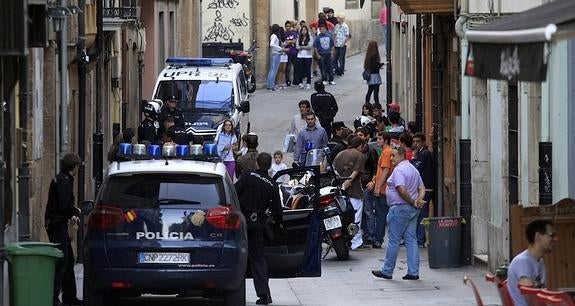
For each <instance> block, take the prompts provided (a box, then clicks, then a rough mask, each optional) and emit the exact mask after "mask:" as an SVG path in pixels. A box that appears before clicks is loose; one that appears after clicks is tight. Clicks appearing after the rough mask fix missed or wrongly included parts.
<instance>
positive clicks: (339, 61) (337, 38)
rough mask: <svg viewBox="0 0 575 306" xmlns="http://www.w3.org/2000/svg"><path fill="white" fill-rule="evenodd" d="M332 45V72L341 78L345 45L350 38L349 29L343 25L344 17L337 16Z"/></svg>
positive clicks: (343, 68)
mask: <svg viewBox="0 0 575 306" xmlns="http://www.w3.org/2000/svg"><path fill="white" fill-rule="evenodd" d="M333 34H334V35H333V36H334V45H335V59H334V61H333V62H334V65H333V67H334V70H335V75H338V76H342V75H343V72H344V71H345V53H346V51H347V44H348V42H349V39H350V38H351V36H350V35H349V27H348V26H347V23H345V16H344V15H343V14H339V15H337V24H336V25H335V28H334V30H333Z"/></svg>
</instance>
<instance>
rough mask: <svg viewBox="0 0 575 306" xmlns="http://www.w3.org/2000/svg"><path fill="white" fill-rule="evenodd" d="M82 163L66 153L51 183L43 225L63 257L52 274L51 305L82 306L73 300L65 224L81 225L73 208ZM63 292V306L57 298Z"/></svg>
mask: <svg viewBox="0 0 575 306" xmlns="http://www.w3.org/2000/svg"><path fill="white" fill-rule="evenodd" d="M81 163H82V161H81V160H80V157H79V156H78V155H77V154H76V153H68V154H66V155H64V157H63V158H62V164H61V172H60V173H59V174H58V175H56V177H55V178H54V179H52V182H51V183H50V190H49V191H48V203H47V204H46V212H45V214H44V221H45V227H46V232H47V233H48V238H49V239H50V242H52V243H56V244H58V246H57V247H58V249H60V250H61V251H62V253H64V256H63V257H62V258H60V259H58V261H57V262H56V271H55V274H54V297H53V299H54V305H55V306H59V305H84V302H83V301H81V300H79V299H78V298H77V297H76V277H75V276H74V261H75V260H74V253H73V252H72V243H71V241H70V235H69V233H68V222H72V224H73V225H74V227H75V228H77V227H78V222H79V221H80V219H79V217H78V216H79V215H80V209H79V208H77V207H76V206H74V201H75V199H74V176H75V175H76V173H77V172H78V167H79V166H80V164H81ZM60 289H61V290H62V302H63V303H62V304H61V303H60V300H59V298H58V296H59V295H60Z"/></svg>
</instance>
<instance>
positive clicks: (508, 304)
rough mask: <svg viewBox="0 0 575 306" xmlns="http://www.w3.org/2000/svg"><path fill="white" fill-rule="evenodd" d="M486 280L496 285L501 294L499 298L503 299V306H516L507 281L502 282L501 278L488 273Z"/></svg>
mask: <svg viewBox="0 0 575 306" xmlns="http://www.w3.org/2000/svg"><path fill="white" fill-rule="evenodd" d="M485 280H486V281H488V282H492V283H495V285H496V287H497V292H499V297H500V298H501V303H502V304H503V306H514V304H513V300H512V299H511V295H510V294H509V289H508V288H507V281H501V279H499V277H497V276H495V275H493V274H491V273H487V274H485Z"/></svg>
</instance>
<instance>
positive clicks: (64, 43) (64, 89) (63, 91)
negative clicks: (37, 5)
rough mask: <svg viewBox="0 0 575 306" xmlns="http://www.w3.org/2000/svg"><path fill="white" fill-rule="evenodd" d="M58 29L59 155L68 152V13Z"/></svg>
mask: <svg viewBox="0 0 575 306" xmlns="http://www.w3.org/2000/svg"><path fill="white" fill-rule="evenodd" d="M60 6H61V7H66V0H60ZM62 19H63V21H62V23H63V24H64V26H63V27H62V31H60V54H59V56H58V59H59V62H60V118H61V121H60V128H61V130H60V131H61V134H60V148H59V150H60V156H62V157H63V156H64V154H66V153H67V152H68V14H67V13H66V14H64V16H63V17H62Z"/></svg>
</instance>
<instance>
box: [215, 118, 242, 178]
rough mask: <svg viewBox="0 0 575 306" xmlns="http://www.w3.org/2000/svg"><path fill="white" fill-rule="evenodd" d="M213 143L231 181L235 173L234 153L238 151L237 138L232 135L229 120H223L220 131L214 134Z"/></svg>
mask: <svg viewBox="0 0 575 306" xmlns="http://www.w3.org/2000/svg"><path fill="white" fill-rule="evenodd" d="M214 142H215V143H216V145H217V149H218V154H219V155H220V158H221V159H222V161H223V162H224V165H226V169H227V170H228V174H229V175H230V177H231V178H232V179H234V177H235V173H236V160H235V158H234V151H237V150H238V138H237V137H236V134H235V133H234V123H233V122H232V120H230V119H226V120H224V123H223V124H222V129H221V130H220V131H219V132H218V133H217V134H216V138H215V139H214Z"/></svg>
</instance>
